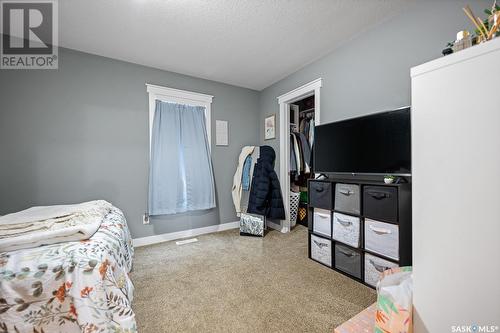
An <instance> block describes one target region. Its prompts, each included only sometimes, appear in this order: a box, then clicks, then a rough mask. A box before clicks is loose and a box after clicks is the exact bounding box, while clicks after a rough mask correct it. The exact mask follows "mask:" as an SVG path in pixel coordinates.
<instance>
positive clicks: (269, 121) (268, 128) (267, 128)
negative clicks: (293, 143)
mask: <svg viewBox="0 0 500 333" xmlns="http://www.w3.org/2000/svg"><path fill="white" fill-rule="evenodd" d="M274 138H276V115H275V114H273V115H271V116H269V117H266V119H265V120H264V139H265V140H270V139H274Z"/></svg>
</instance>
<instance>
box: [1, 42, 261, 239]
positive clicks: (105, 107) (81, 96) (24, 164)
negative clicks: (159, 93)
mask: <svg viewBox="0 0 500 333" xmlns="http://www.w3.org/2000/svg"><path fill="white" fill-rule="evenodd" d="M146 82H148V83H153V84H158V85H163V86H168V87H172V88H178V89H186V90H191V91H195V92H201V93H206V94H210V95H214V96H215V97H214V100H213V104H212V138H213V140H212V141H213V142H212V160H213V164H214V172H215V181H216V190H217V208H216V209H213V210H210V211H202V212H195V213H191V214H182V215H176V216H171V217H164V218H161V219H153V221H152V224H151V225H143V224H142V220H141V216H142V214H143V213H144V212H145V210H146V205H147V187H148V183H147V181H148V158H149V155H148V151H149V136H148V135H149V134H148V131H149V129H148V95H147V93H146V87H145V83H146ZM0 87H1V89H0V175H1V178H0V215H2V214H7V213H10V212H13V211H17V210H20V209H24V208H27V207H29V206H32V205H46V204H61V203H74V202H80V201H83V200H92V199H98V198H102V199H106V200H109V201H111V202H112V203H113V204H115V205H116V206H118V207H120V208H122V209H123V211H124V213H125V215H126V217H127V220H128V223H129V227H130V229H131V231H132V235H133V237H134V238H136V237H143V236H149V235H154V234H160V233H165V232H173V231H179V230H185V229H191V228H198V227H203V226H208V225H214V224H219V223H225V222H233V221H236V220H237V218H236V215H235V212H234V207H233V204H232V199H231V186H232V177H233V174H234V170H235V167H236V162H237V157H238V155H239V152H240V149H241V146H242V145H247V144H258V143H259V137H258V134H259V128H258V125H257V124H258V121H259V118H258V117H259V112H258V106H259V104H258V103H259V99H258V98H259V93H258V92H257V91H253V90H249V89H243V88H238V87H234V86H230V85H225V84H221V83H216V82H212V81H208V80H202V79H197V78H192V77H188V76H183V75H179V74H175V73H170V72H165V71H161V70H157V69H153V68H148V67H143V66H139V65H134V64H130V63H126V62H122V61H117V60H112V59H108V58H104V57H98V56H94V55H89V54H85V53H80V52H76V51H71V50H65V49H63V50H60V62H59V70H46V71H44V70H28V71H24V70H16V71H13V70H9V71H5V70H1V71H0ZM216 119H223V120H228V121H229V131H230V145H229V147H217V146H215V142H214V140H215V133H214V127H215V120H216Z"/></svg>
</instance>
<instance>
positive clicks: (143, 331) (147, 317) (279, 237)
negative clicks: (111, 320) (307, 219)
mask: <svg viewBox="0 0 500 333" xmlns="http://www.w3.org/2000/svg"><path fill="white" fill-rule="evenodd" d="M197 238H198V242H197V243H190V244H185V245H176V244H175V242H166V243H161V244H156V245H151V246H145V247H140V248H137V249H136V251H135V258H134V270H133V273H132V280H133V282H134V285H135V292H134V302H133V309H134V311H135V314H136V318H137V325H138V331H139V332H140V333H150V332H151V333H152V332H155V333H156V332H158V333H159V332H288V333H289V332H329V333H331V332H333V329H334V327H335V326H337V325H339V324H341V323H342V322H344V321H346V320H347V319H349V318H351V317H352V316H354V315H355V314H357V313H358V312H360V311H361V310H363V309H364V308H366V307H368V306H369V305H370V304H372V303H373V302H374V301H375V299H376V293H375V291H374V290H372V289H370V288H368V287H366V286H364V285H362V284H360V283H357V282H355V281H353V280H351V279H349V278H347V277H345V276H343V275H342V274H339V273H337V272H334V271H332V270H330V269H328V268H326V267H324V266H322V265H320V264H318V263H316V262H314V261H312V260H310V259H308V258H307V228H305V227H303V226H297V227H296V228H294V230H293V231H292V232H290V233H288V234H282V233H280V232H277V231H271V232H269V233H268V234H267V235H266V236H265V237H264V238H253V237H241V236H239V234H238V230H236V229H234V230H228V231H225V232H219V233H214V234H208V235H203V236H198V237H197Z"/></svg>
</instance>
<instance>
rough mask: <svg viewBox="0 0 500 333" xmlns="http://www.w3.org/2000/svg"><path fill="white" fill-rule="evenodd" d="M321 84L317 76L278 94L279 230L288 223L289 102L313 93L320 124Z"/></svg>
mask: <svg viewBox="0 0 500 333" xmlns="http://www.w3.org/2000/svg"><path fill="white" fill-rule="evenodd" d="M322 86H323V79H322V78H318V79H316V80H314V81H311V82H309V83H306V84H304V85H302V86H300V87H298V88H295V89H293V90H292V91H289V92H287V93H286V94H283V95H281V96H278V97H277V99H278V104H279V109H280V111H279V119H280V121H279V126H280V134H279V138H280V154H279V155H280V156H279V158H280V159H279V161H280V170H279V178H280V184H281V193H282V194H283V204H284V206H285V220H282V221H281V230H280V231H281V232H283V233H285V232H289V231H290V229H291V225H290V198H289V197H290V195H289V193H290V176H289V174H288V170H289V169H290V139H289V137H290V125H289V124H290V104H292V103H293V102H296V101H299V100H301V99H303V98H306V97H308V96H311V95H314V124H315V125H319V124H320V119H321V118H320V110H321V105H320V101H321V95H320V91H321V87H322Z"/></svg>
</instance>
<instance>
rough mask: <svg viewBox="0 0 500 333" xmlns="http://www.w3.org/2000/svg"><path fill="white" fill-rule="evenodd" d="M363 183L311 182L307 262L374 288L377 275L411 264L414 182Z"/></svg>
mask: <svg viewBox="0 0 500 333" xmlns="http://www.w3.org/2000/svg"><path fill="white" fill-rule="evenodd" d="M361 177H362V175H358V176H354V177H350V176H347V177H346V176H345V175H344V176H343V177H341V176H332V175H330V176H329V178H327V179H311V180H309V181H308V193H309V200H308V202H309V205H308V215H309V221H308V222H309V223H308V227H309V240H308V243H309V258H310V259H312V260H315V261H318V262H319V263H321V264H323V265H326V266H328V267H330V268H332V269H333V270H335V271H337V272H340V273H342V274H344V275H347V276H349V277H351V278H353V279H354V280H356V281H359V282H361V283H363V284H366V285H368V286H370V287H372V288H374V287H375V285H376V281H377V279H378V276H377V274H380V273H381V272H382V271H384V270H385V269H388V268H391V267H396V266H410V265H411V264H412V243H411V242H412V236H411V230H412V224H411V182H410V181H409V179H406V178H404V177H401V178H398V179H401V180H400V181H399V182H398V183H396V182H395V183H392V184H385V183H384V181H383V179H380V178H379V180H366V179H361Z"/></svg>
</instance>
